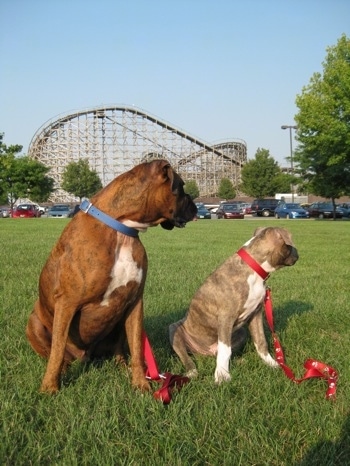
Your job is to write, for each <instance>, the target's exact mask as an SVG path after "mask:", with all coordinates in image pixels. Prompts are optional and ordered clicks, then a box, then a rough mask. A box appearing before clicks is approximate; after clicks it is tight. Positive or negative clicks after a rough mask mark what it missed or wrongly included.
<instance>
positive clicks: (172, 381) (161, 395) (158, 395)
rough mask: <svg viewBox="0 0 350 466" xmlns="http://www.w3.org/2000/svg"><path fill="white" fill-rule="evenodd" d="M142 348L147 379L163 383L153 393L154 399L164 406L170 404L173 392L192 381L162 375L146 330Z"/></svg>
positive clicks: (165, 374)
mask: <svg viewBox="0 0 350 466" xmlns="http://www.w3.org/2000/svg"><path fill="white" fill-rule="evenodd" d="M142 346H143V352H144V358H145V362H146V365H147V370H146V378H147V379H150V380H154V381H156V382H162V386H161V387H160V388H159V389H158V390H157V391H155V392H154V393H153V397H154V398H155V399H156V400H161V401H162V402H163V403H164V404H169V403H170V401H171V397H172V391H173V390H174V389H177V390H180V388H181V387H182V386H183V385H185V384H186V383H188V382H189V381H190V379H189V378H188V377H184V376H181V375H175V374H171V373H170V372H164V374H160V372H159V369H158V366H157V362H156V360H155V357H154V354H153V351H152V348H151V345H150V343H149V340H148V337H147V335H146V332H145V331H144V330H143V332H142Z"/></svg>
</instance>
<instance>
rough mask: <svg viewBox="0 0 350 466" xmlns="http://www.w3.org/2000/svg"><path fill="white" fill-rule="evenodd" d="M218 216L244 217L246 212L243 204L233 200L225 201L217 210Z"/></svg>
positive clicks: (228, 217) (229, 217)
mask: <svg viewBox="0 0 350 466" xmlns="http://www.w3.org/2000/svg"><path fill="white" fill-rule="evenodd" d="M216 216H217V218H227V219H234V218H240V219H242V218H244V213H243V209H242V206H241V204H233V203H231V202H225V203H222V204H221V205H220V207H219V208H218V210H217V211H216Z"/></svg>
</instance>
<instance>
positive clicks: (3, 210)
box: [0, 207, 10, 218]
mask: <svg viewBox="0 0 350 466" xmlns="http://www.w3.org/2000/svg"><path fill="white" fill-rule="evenodd" d="M0 217H2V218H8V217H10V210H9V209H8V208H7V207H0Z"/></svg>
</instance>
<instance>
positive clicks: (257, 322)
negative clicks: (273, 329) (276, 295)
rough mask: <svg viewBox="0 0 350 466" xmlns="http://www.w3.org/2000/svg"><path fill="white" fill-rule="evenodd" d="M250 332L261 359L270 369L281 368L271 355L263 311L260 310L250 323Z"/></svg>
mask: <svg viewBox="0 0 350 466" xmlns="http://www.w3.org/2000/svg"><path fill="white" fill-rule="evenodd" d="M249 331H250V334H251V337H252V340H253V343H254V346H255V349H256V351H257V353H258V355H259V356H260V357H261V359H262V360H263V361H264V363H265V364H267V365H268V366H270V367H279V364H278V362H277V361H275V360H274V359H273V357H272V356H271V354H270V353H269V350H268V346H267V342H266V338H265V333H264V326H263V316H262V309H260V310H259V311H258V312H257V313H256V314H255V315H254V317H253V318H252V320H251V321H250V323H249Z"/></svg>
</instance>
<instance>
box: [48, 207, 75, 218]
mask: <svg viewBox="0 0 350 466" xmlns="http://www.w3.org/2000/svg"><path fill="white" fill-rule="evenodd" d="M70 213H71V208H70V207H69V205H67V204H54V205H53V206H52V207H50V209H49V210H48V212H47V216H48V217H49V218H68V217H69V215H70Z"/></svg>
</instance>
